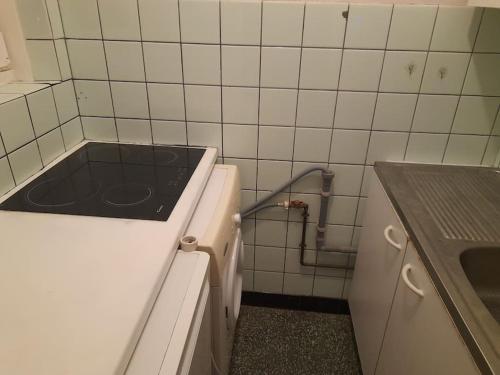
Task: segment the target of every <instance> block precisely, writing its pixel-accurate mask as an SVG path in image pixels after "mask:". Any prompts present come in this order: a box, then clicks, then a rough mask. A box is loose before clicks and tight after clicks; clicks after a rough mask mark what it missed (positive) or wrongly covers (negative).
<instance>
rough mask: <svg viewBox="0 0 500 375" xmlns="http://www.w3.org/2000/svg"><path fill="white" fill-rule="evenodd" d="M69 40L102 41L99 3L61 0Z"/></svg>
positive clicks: (65, 31)
mask: <svg viewBox="0 0 500 375" xmlns="http://www.w3.org/2000/svg"><path fill="white" fill-rule="evenodd" d="M59 7H60V9H61V18H62V22H63V25H64V33H65V35H66V37H67V38H84V39H101V37H102V36H101V24H100V22H99V11H98V9H97V1H89V0H59Z"/></svg>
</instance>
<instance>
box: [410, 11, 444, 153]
mask: <svg viewBox="0 0 500 375" xmlns="http://www.w3.org/2000/svg"><path fill="white" fill-rule="evenodd" d="M438 12H439V6H437V7H436V14H435V15H434V20H433V23H432V30H431V35H430V37H429V43H428V45H427V51H426V53H425V61H424V66H423V68H422V77H421V78H420V84H419V86H418V92H417V101H416V102H415V108H414V109H413V115H412V117H411V123H410V129H408V133H409V134H408V139H407V140H406V147H405V152H404V154H403V160H406V155H407V153H408V146H409V145H410V138H411V135H412V130H413V126H414V124H415V115H416V113H417V108H418V103H419V101H420V97H421V95H422V93H421V91H422V85H423V84H424V75H425V69H426V68H427V61H429V53H430V47H431V43H432V37H433V35H434V29H435V28H436V22H437V15H438ZM423 95H425V94H423ZM443 154H444V150H443Z"/></svg>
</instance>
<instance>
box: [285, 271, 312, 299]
mask: <svg viewBox="0 0 500 375" xmlns="http://www.w3.org/2000/svg"><path fill="white" fill-rule="evenodd" d="M313 281H314V277H313V276H312V275H299V274H293V273H285V277H284V279H283V293H284V294H287V295H288V294H289V295H297V296H310V295H311V294H312V287H313Z"/></svg>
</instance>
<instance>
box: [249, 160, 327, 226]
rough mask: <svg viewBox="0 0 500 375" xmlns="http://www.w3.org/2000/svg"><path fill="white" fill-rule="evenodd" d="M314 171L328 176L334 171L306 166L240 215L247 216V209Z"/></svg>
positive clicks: (251, 206)
mask: <svg viewBox="0 0 500 375" xmlns="http://www.w3.org/2000/svg"><path fill="white" fill-rule="evenodd" d="M315 171H321V172H322V173H321V176H323V175H327V176H330V175H331V176H332V178H333V175H334V173H333V172H332V171H330V170H329V169H327V168H324V167H320V166H312V167H309V168H306V169H304V170H303V171H302V172H299V173H297V174H296V175H295V176H293V177H292V178H291V179H290V180H289V181H287V182H285V183H283V184H281V185H280V186H278V187H277V188H276V189H274V190H273V191H272V192H270V193H269V194H268V195H266V196H265V197H263V198H261V199H259V200H258V201H256V202H255V203H253V204H251V205H250V206H248V207H246V208H245V209H244V210H243V211H242V212H241V217H245V216H247V212H249V211H251V210H253V209H254V208H256V207H259V206H260V205H262V204H264V203H266V202H268V201H269V200H270V199H272V198H274V197H275V196H276V195H278V194H279V193H281V192H282V191H283V190H285V189H286V188H288V187H289V186H291V185H292V184H294V183H295V182H297V180H299V179H301V178H302V177H304V176H306V175H308V174H309V173H311V172H315Z"/></svg>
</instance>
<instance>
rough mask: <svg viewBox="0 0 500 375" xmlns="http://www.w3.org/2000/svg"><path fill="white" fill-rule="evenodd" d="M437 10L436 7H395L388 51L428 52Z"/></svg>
mask: <svg viewBox="0 0 500 375" xmlns="http://www.w3.org/2000/svg"><path fill="white" fill-rule="evenodd" d="M437 9H438V7H437V6H436V5H416V4H411V5H402V4H401V5H399V4H396V5H394V10H393V12H392V19H391V27H390V30H389V39H388V41H387V49H393V50H398V49H399V50H417V51H425V50H427V49H428V48H429V44H430V42H431V36H432V29H433V27H434V20H435V19H436V13H437Z"/></svg>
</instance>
